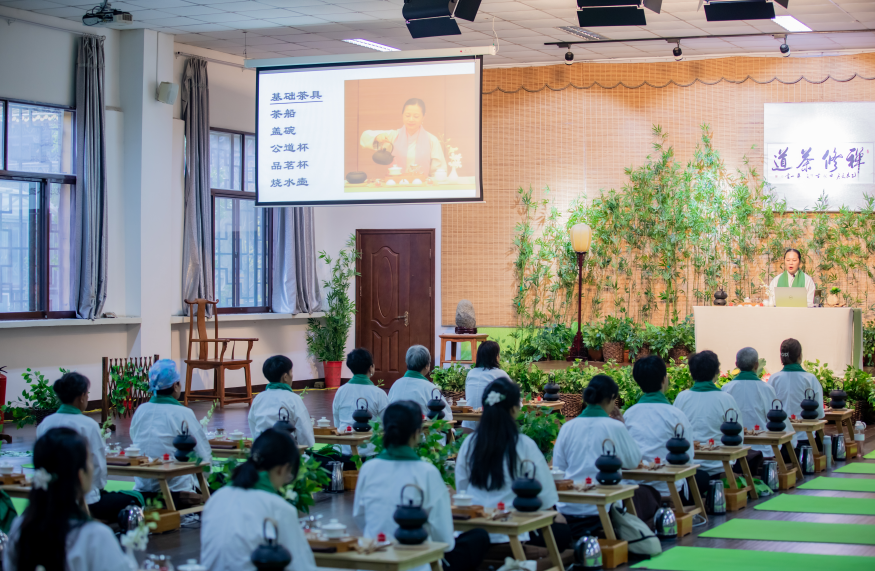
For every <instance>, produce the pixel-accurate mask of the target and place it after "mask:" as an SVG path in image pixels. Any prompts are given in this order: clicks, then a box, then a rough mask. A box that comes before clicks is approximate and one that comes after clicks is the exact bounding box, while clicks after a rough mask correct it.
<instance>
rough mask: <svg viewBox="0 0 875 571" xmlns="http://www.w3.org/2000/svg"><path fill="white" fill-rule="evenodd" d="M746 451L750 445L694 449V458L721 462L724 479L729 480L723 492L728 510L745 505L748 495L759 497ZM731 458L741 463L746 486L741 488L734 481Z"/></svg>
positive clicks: (734, 509) (751, 497)
mask: <svg viewBox="0 0 875 571" xmlns="http://www.w3.org/2000/svg"><path fill="white" fill-rule="evenodd" d="M748 452H750V446H720V447H719V448H715V449H714V450H696V451H695V452H694V453H695V459H696V460H717V461H720V462H723V471H724V472H725V473H726V481H727V482H729V489H728V490H724V491H723V493H724V495H725V496H726V510H727V511H730V512H734V511H738V510H740V509H742V508H745V507H747V496H748V495H750V499H752V500H755V499H757V498H759V496H758V495H757V491H756V488H755V487H754V485H753V474H752V473H751V471H750V466H749V465H748V463H747V453H748ZM733 460H735V461H737V462H739V463H740V464H741V471H742V472H744V478H745V480H747V486H745V487H743V488H739V487H738V482H736V481H735V473H734V472H733V471H732V461H733Z"/></svg>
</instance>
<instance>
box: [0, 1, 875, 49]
mask: <svg viewBox="0 0 875 571" xmlns="http://www.w3.org/2000/svg"><path fill="white" fill-rule="evenodd" d="M99 3H100V1H99V0H91V1H90V2H89V1H88V0H0V5H3V6H10V7H13V8H19V9H23V10H30V11H33V12H38V13H40V14H46V15H50V16H57V17H60V18H67V19H70V20H76V21H81V18H82V15H83V14H84V13H85V11H86V10H87V9H89V8H92V7H93V6H94V5H95V4H99ZM698 4H699V0H664V1H663V4H662V13H661V14H655V13H653V12H651V11H649V10H646V11H645V12H646V17H647V25H646V26H628V27H627V26H624V27H600V28H592V30H593V31H596V32H598V33H599V34H601V35H603V36H605V37H607V38H610V39H628V38H642V37H672V36H675V37H677V36H696V35H710V34H743V33H760V32H768V33H782V32H784V31H785V30H784V29H783V28H781V27H780V26H778V25H777V24H775V23H774V22H771V21H770V20H751V21H746V22H707V21H706V20H705V14H704V10H699V9H697V8H698ZM402 5H403V0H128V1H124V2H122V1H119V2H112V7H113V8H115V9H119V10H125V11H128V12H131V13H132V14H133V16H134V21H135V23H134V27H140V28H149V29H153V30H159V31H161V32H165V33H169V34H175V35H176V41H177V42H179V43H184V44H190V45H194V46H200V47H204V48H209V49H213V50H217V51H220V52H225V53H228V54H234V55H243V50H244V45H243V44H244V33H243V32H244V31H245V32H247V33H246V34H245V37H246V44H247V50H246V55H247V57H249V58H271V57H283V56H315V55H329V54H346V53H358V52H369V53H371V50H368V49H366V48H360V47H357V46H353V45H350V44H347V43H344V42H342V41H341V40H343V39H347V38H364V39H367V40H371V41H374V42H379V43H382V44H386V45H389V46H392V47H395V48H399V49H402V50H409V49H432V48H443V47H455V46H460V45H461V46H481V45H489V44H492V43H493V25H494V28H495V33H496V34H497V35H498V38H499V40H500V51H499V53H498V55H496V56H486V58H485V61H484V63H485V64H486V65H520V64H523V65H525V64H535V63H557V62H559V61H562V56H563V54H564V52H565V50H562V49H560V48H557V47H555V46H545V45H544V42H550V41H561V40H575V39H580V38H576V37H575V36H572V35H570V34H567V33H565V32H562V31H560V30H557V29H556V28H557V27H559V26H569V25H571V26H576V25H577V17H576V15H575V10H576V1H575V0H516V1H513V0H483V3H482V4H481V6H480V11H479V13H478V15H477V18H476V21H475V22H473V23H471V22H466V21H464V20H459V23H460V25H461V26H460V27H461V28H462V35H460V36H444V37H440V38H422V39H419V40H414V39H412V38H411V37H410V34H409V32H408V31H407V28H406V27H405V25H404V21H403V19H402V17H401V7H402ZM775 10H776V12H777V14H778V15H782V14H789V15H792V16H794V17H795V18H796V19H797V20H800V21H801V22H803V23H804V24H806V25H808V26H809V27H810V28H811V29H813V30H816V31H836V30H860V33H845V34H817V35H815V34H811V35H807V36H794V37H791V38H790V41H789V44H790V46H791V48H792V49H793V53H794V54H800V53H802V52H837V51H842V50H873V49H875V33H873V31H871V30H873V29H875V0H790V4H789V9H784V8H783V7H781V6H780V5H778V4H775ZM867 30H869V31H867ZM681 45H682V47H683V50H684V54H685V55H686V56H692V57H696V56H709V55H717V54H721V55H722V54H745V53H772V52H775V53H777V51H778V45H779V42H777V41H776V40H774V39H773V38H771V37H747V38H730V39H726V40H723V39H717V38H711V39H702V40H688V41H685V42H683V43H682V44H681ZM671 47H672V46H668V45H667V44H666V43H665V42H664V41H654V42H641V43H618V44H600V45H591V46H587V47H586V48H584V47H583V46H575V47H574V52H575V61H582V60H603V59H630V58H648V57H663V56H669V55H670V49H671Z"/></svg>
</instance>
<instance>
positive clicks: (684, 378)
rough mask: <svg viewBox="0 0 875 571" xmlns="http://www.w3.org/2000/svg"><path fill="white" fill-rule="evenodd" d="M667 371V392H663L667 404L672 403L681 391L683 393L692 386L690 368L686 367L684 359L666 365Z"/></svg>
mask: <svg viewBox="0 0 875 571" xmlns="http://www.w3.org/2000/svg"><path fill="white" fill-rule="evenodd" d="M667 369H668V390H667V391H665V397H666V398H667V399H668V400H669V402H674V401H675V399H676V398H677V396H678V395H679V394H680V393H681V391H685V390H687V389H689V388H691V387H692V386H693V377H692V375H691V374H690V367H689V366H688V365H687V359H686V358H685V357H681V358H680V359H678V360H677V361H672V362H671V363H668V367H667Z"/></svg>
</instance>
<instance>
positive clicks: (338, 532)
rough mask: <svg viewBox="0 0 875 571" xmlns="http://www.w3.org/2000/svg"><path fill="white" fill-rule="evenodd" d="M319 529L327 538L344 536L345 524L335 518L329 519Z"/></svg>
mask: <svg viewBox="0 0 875 571" xmlns="http://www.w3.org/2000/svg"><path fill="white" fill-rule="evenodd" d="M321 529H322V534H323V535H324V536H325V537H327V538H329V539H337V538H340V537H346V526H345V525H343V524H342V523H340V522H338V521H337V520H336V519H332V520H329V522H328V523H326V524H325V525H323V526H322V528H321Z"/></svg>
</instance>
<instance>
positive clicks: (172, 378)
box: [131, 359, 212, 502]
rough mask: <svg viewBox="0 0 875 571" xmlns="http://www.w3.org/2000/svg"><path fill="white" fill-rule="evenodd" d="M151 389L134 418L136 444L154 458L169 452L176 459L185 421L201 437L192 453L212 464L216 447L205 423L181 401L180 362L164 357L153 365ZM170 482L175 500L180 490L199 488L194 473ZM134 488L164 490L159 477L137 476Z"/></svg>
mask: <svg viewBox="0 0 875 571" xmlns="http://www.w3.org/2000/svg"><path fill="white" fill-rule="evenodd" d="M149 389H150V390H151V391H152V398H151V399H149V402H144V403H143V404H141V405H140V406H139V407H137V411H136V412H135V413H134V418H133V419H131V440H132V441H133V443H134V445H135V446H137V447H138V448H139V449H140V451H141V452H142V453H143V454H144V455H146V456H149V457H150V458H163V457H164V455H165V454H169V455H170V458H173V456H174V454H175V453H176V448H174V447H173V439H174V438H176V436H177V435H178V434H179V433H180V431H181V430H182V423H183V422H185V423H186V424H187V425H188V433H189V434H191V435H192V436H193V437H194V439H195V440H197V445H196V446H195V448H194V450H193V451H192V453H193V454H194V455H195V456H198V457H200V458H201V460H202V461H204V462H207V463H209V462H210V458H211V456H212V450H211V449H210V442H209V440H208V439H207V435H206V433H204V429H203V427H202V426H201V423H200V422H199V421H198V419H197V417H195V415H194V412H192V410H191V409H190V408H188V407H185V406H182V404H181V403H180V402H179V400H177V399H179V395H180V394H182V385H181V384H180V382H179V373H178V372H177V371H176V363H174V362H173V361H172V360H170V359H161V360H159V361H157V362H156V363H155V364H153V365H152V368H151V369H149ZM167 484H168V486H170V491H171V492H174V498H173V500H174V502H176V501H177V497H178V495H179V492H194V491H195V477H194V476H178V477H176V478H170V479H169V480H168V481H167ZM134 489H136V490H137V491H139V492H142V493H143V495H144V496H147V497H154V496H156V495H158V494H159V493H160V491H161V488H160V485H159V484H158V480H155V479H152V478H134Z"/></svg>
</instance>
